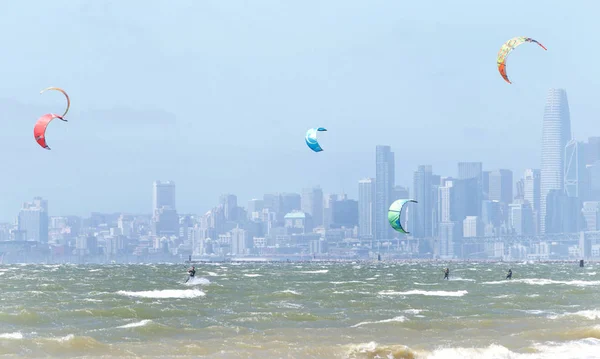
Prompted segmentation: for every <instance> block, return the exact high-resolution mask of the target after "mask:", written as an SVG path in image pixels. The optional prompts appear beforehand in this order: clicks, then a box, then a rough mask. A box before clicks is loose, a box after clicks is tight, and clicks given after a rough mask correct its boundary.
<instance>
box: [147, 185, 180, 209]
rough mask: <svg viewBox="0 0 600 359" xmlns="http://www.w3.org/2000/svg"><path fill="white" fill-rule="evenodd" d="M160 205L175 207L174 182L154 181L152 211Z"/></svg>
mask: <svg viewBox="0 0 600 359" xmlns="http://www.w3.org/2000/svg"><path fill="white" fill-rule="evenodd" d="M161 207H169V208H171V209H176V207H175V182H173V181H166V182H161V181H154V188H153V191H152V212H153V213H154V211H155V210H157V209H159V208H161Z"/></svg>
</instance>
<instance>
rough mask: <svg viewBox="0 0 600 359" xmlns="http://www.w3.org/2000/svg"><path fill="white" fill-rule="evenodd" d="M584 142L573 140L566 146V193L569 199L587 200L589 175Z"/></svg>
mask: <svg viewBox="0 0 600 359" xmlns="http://www.w3.org/2000/svg"><path fill="white" fill-rule="evenodd" d="M584 148H585V146H584V144H583V142H579V141H575V140H571V141H569V142H568V143H567V145H566V146H565V192H566V193H567V196H569V197H577V198H579V199H581V200H586V199H587V188H588V186H587V174H586V170H585V168H586V166H585V154H584V153H583V152H584Z"/></svg>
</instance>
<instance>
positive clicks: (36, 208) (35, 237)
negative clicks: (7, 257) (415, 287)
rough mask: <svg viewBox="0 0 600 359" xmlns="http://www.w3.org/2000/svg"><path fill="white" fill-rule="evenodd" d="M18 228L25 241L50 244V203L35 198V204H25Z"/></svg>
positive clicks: (18, 221) (18, 220) (20, 214)
mask: <svg viewBox="0 0 600 359" xmlns="http://www.w3.org/2000/svg"><path fill="white" fill-rule="evenodd" d="M17 227H18V229H19V231H20V232H21V233H23V235H24V236H25V238H24V239H25V240H28V241H36V242H41V243H48V201H46V200H44V199H42V198H41V197H35V198H34V199H33V202H25V203H23V207H22V208H21V211H19V217H18V219H17Z"/></svg>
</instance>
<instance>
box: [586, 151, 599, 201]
mask: <svg viewBox="0 0 600 359" xmlns="http://www.w3.org/2000/svg"><path fill="white" fill-rule="evenodd" d="M585 167H586V168H585V171H586V179H587V183H588V188H587V197H588V199H589V200H592V201H600V160H598V161H596V162H594V163H592V164H591V165H587V166H585Z"/></svg>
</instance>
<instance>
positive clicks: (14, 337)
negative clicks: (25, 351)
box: [0, 332, 23, 339]
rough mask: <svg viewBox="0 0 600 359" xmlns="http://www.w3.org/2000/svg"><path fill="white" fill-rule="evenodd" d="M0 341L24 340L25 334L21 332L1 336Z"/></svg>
mask: <svg viewBox="0 0 600 359" xmlns="http://www.w3.org/2000/svg"><path fill="white" fill-rule="evenodd" d="M0 339H23V334H21V333H19V332H14V333H4V334H0Z"/></svg>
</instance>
